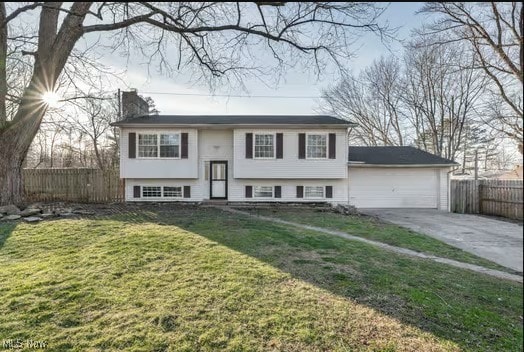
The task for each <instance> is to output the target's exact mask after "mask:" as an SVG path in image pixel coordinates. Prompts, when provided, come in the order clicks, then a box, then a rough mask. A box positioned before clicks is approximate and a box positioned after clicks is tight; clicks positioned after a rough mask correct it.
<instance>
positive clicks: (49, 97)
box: [42, 92, 60, 108]
mask: <svg viewBox="0 0 524 352" xmlns="http://www.w3.org/2000/svg"><path fill="white" fill-rule="evenodd" d="M42 100H43V101H44V103H45V104H46V105H48V106H50V107H52V108H54V107H57V106H58V103H59V102H60V97H59V96H58V94H56V93H55V92H45V93H44V94H43V95H42Z"/></svg>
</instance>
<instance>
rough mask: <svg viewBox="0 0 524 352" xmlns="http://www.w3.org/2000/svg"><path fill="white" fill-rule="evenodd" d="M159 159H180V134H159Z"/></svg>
mask: <svg viewBox="0 0 524 352" xmlns="http://www.w3.org/2000/svg"><path fill="white" fill-rule="evenodd" d="M160 157H161V158H178V157H180V134H161V135H160Z"/></svg>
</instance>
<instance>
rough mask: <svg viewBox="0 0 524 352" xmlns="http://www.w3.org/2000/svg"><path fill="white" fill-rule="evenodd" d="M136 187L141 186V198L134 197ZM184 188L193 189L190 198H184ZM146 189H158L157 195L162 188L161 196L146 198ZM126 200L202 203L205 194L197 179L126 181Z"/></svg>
mask: <svg viewBox="0 0 524 352" xmlns="http://www.w3.org/2000/svg"><path fill="white" fill-rule="evenodd" d="M134 186H140V188H141V190H140V195H141V197H140V198H134V197H133V189H134ZM184 186H190V187H191V197H190V198H184V194H183V192H184ZM146 187H153V188H156V191H155V192H157V194H158V188H160V196H156V197H144V196H143V191H144V188H146ZM176 194H180V196H176ZM173 195H175V196H173ZM125 199H126V201H128V202H200V201H202V199H203V193H202V187H201V185H200V182H199V180H196V179H126V184H125Z"/></svg>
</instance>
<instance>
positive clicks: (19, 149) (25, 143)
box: [0, 105, 46, 205]
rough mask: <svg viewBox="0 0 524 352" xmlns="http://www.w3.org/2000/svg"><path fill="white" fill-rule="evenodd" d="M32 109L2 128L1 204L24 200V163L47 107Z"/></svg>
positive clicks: (0, 140) (0, 135) (0, 157)
mask: <svg viewBox="0 0 524 352" xmlns="http://www.w3.org/2000/svg"><path fill="white" fill-rule="evenodd" d="M32 110H33V112H32V113H31V114H30V116H27V118H26V119H23V120H22V121H19V122H17V123H10V124H9V125H7V127H6V128H4V129H3V130H0V151H1V152H0V205H5V204H20V203H22V202H23V189H22V187H23V183H22V181H23V180H22V163H23V162H24V159H25V156H26V155H27V150H28V149H29V147H30V146H31V142H32V140H33V138H34V136H35V134H36V132H37V131H38V127H39V126H40V121H41V119H42V117H43V116H44V113H45V110H46V109H45V106H44V105H41V106H40V107H38V106H37V107H34V108H33V109H32Z"/></svg>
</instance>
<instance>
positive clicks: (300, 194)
mask: <svg viewBox="0 0 524 352" xmlns="http://www.w3.org/2000/svg"><path fill="white" fill-rule="evenodd" d="M297 198H304V186H297Z"/></svg>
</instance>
